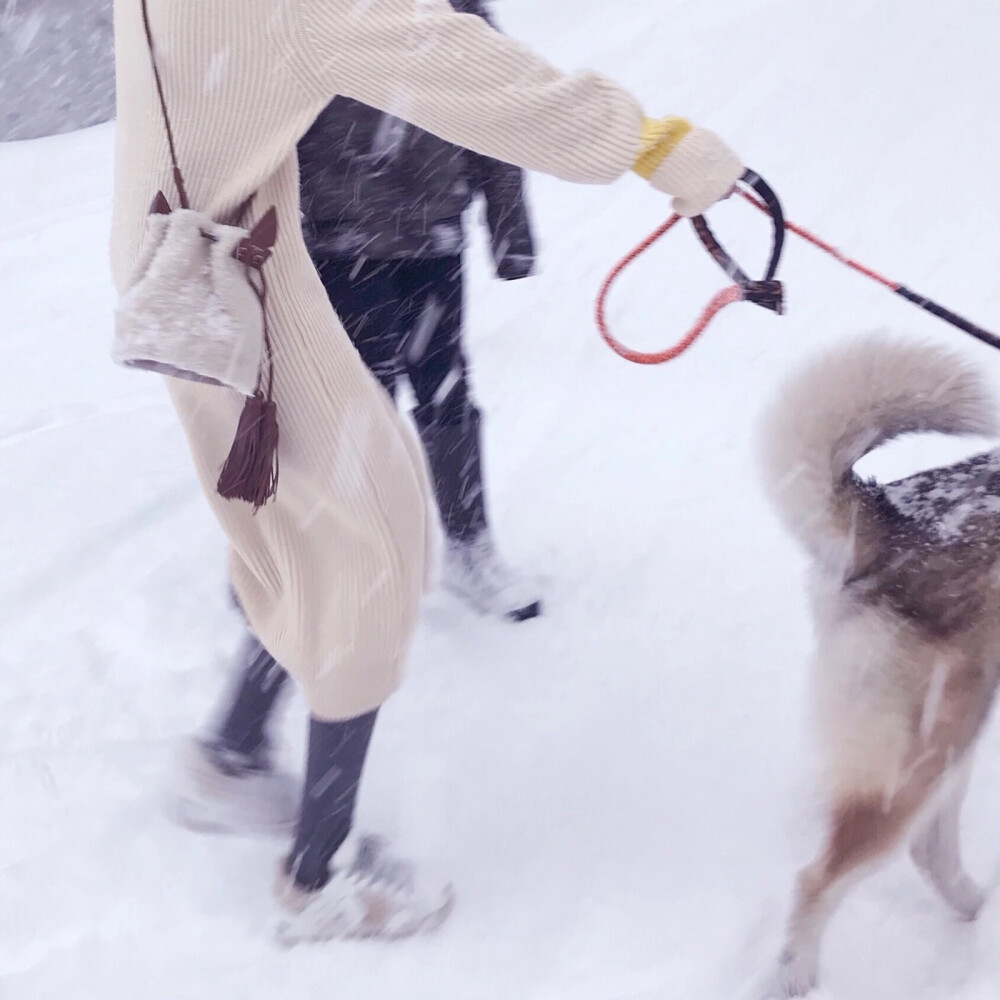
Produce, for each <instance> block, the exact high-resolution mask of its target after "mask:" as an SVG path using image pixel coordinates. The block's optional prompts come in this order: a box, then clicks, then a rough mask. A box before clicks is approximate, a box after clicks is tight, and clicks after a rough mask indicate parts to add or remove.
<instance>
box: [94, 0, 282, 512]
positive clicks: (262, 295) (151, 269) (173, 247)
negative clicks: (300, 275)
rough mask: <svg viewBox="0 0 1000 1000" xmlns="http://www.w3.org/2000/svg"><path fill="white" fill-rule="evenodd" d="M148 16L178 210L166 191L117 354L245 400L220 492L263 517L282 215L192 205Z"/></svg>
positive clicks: (126, 301) (271, 447) (153, 219)
mask: <svg viewBox="0 0 1000 1000" xmlns="http://www.w3.org/2000/svg"><path fill="white" fill-rule="evenodd" d="M142 17H143V24H144V27H145V30H146V41H147V43H148V45H149V55H150V60H151V62H152V66H153V76H154V79H155V81H156V92H157V96H158V98H159V103H160V111H161V113H162V116H163V124H164V128H165V130H166V133H167V143H168V145H169V147H170V159H171V163H172V165H173V176H174V184H175V185H176V187H177V196H178V198H179V201H180V207H179V208H176V209H172V208H171V207H170V203H169V201H168V200H167V198H166V196H165V195H164V194H163V192H162V191H159V192H157V194H156V197H155V198H154V200H153V204H152V206H151V207H150V214H149V218H148V221H147V223H146V227H147V231H146V238H145V241H144V247H143V252H142V254H141V256H140V259H139V261H138V264H137V266H136V270H135V273H134V275H133V276H132V279H131V283H130V285H129V287H128V288H127V289H126V291H125V292H124V293H123V294H122V296H121V297H120V299H119V301H118V305H117V308H116V310H115V337H114V345H113V347H112V357H113V358H114V360H115V361H117V362H118V363H119V364H121V365H125V366H126V367H129V368H144V369H146V370H149V371H155V372H160V373H161V374H166V375H171V376H173V377H175V378H182V379H188V380H191V381H196V382H206V383H209V384H211V385H220V386H229V387H230V388H233V389H236V390H238V391H239V392H242V393H243V394H244V395H245V396H246V397H247V399H246V403H245V404H244V407H243V412H242V414H241V415H240V419H239V424H238V426H237V430H236V439H235V440H234V442H233V446H232V449H231V450H230V453H229V456H228V458H227V459H226V461H225V463H224V465H223V467H222V471H221V474H220V476H219V482H218V487H217V488H218V492H219V494H220V495H221V496H223V497H226V498H227V499H234V500H245V501H247V502H248V503H250V504H252V505H253V508H254V511H256V510H258V509H259V508H260V507H261V506H263V505H264V504H265V503H266V502H267V501H268V500H269V499H271V498H272V497H273V496H274V494H275V490H276V488H277V480H278V457H277V447H278V423H277V408H276V406H275V404H274V400H273V399H272V396H271V389H272V381H273V377H274V365H273V359H272V356H271V344H270V338H269V336H268V327H267V283H266V279H265V276H264V270H263V267H264V264H265V263H266V262H267V259H268V258H269V257H270V255H271V251H272V249H273V247H274V243H275V241H276V239H277V236H278V216H277V212H276V210H275V208H274V207H273V206H272V207H271V208H269V209H268V210H267V211H266V212H265V213H264V215H263V216H262V217H261V219H260V221H258V222H257V224H256V225H255V226H254V227H253V229H251V230H249V231H248V230H246V229H244V228H242V226H241V225H240V223H241V222H242V220H243V217H244V216H245V215H246V214H247V212H248V211H249V208H250V205H251V203H252V201H253V195H251V196H250V198H248V199H247V201H245V202H244V203H243V205H242V206H240V208H239V210H238V211H237V218H236V224H235V225H226V224H223V223H219V222H216V221H214V220H213V219H211V218H209V216H207V215H206V214H205V213H203V212H198V211H196V210H194V209H192V208H191V205H190V202H189V200H188V195H187V190H186V188H185V185H184V178H183V175H182V174H181V169H180V166H179V164H178V159H177V150H176V146H175V143H174V133H173V129H172V128H171V125H170V116H169V114H168V112H167V105H166V100H165V98H164V95H163V84H162V82H161V79H160V72H159V67H158V66H157V62H156V53H155V51H154V47H153V35H152V30H151V28H150V24H149V13H148V10H147V5H146V0H142Z"/></svg>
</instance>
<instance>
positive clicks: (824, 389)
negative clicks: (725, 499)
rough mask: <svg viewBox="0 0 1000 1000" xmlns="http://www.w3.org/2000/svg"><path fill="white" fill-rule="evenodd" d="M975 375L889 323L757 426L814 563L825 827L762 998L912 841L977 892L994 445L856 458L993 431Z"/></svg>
mask: <svg viewBox="0 0 1000 1000" xmlns="http://www.w3.org/2000/svg"><path fill="white" fill-rule="evenodd" d="M997 430H998V414H997V409H996V405H995V403H994V400H993V397H992V394H991V392H990V389H989V386H988V384H987V382H986V379H985V378H984V377H983V376H982V375H981V374H980V373H979V372H977V371H976V370H975V369H974V368H972V367H970V366H969V365H968V363H967V362H965V361H964V360H963V359H962V358H960V357H959V356H957V355H955V354H952V353H950V352H948V351H946V350H942V349H940V348H938V347H934V346H928V345H921V344H916V345H915V344H913V343H912V342H905V341H901V340H897V339H893V338H891V337H889V336H887V335H885V334H873V335H868V336H865V337H862V338H860V339H858V340H857V341H856V342H853V343H850V344H848V345H847V346H846V347H841V348H840V349H838V350H835V351H834V352H832V353H831V354H830V355H829V356H827V357H823V358H821V359H819V360H818V361H817V362H816V363H814V364H813V365H811V366H810V367H809V368H807V369H806V370H805V371H803V372H801V373H800V374H798V375H797V376H795V377H793V379H792V380H791V381H790V382H789V383H788V384H787V385H786V386H785V388H784V389H783V391H781V393H780V394H779V397H778V399H777V401H776V403H775V404H774V406H773V407H772V408H771V410H770V411H769V412H768V413H767V414H766V415H765V418H764V420H763V424H762V428H761V443H762V453H763V460H762V465H763V473H764V481H765V488H766V491H767V493H768V494H769V496H770V499H771V500H772V501H773V503H774V505H775V507H776V508H777V511H778V513H779V516H780V518H781V519H782V521H783V522H784V524H785V526H786V527H787V528H788V529H789V530H790V532H791V533H792V534H793V535H794V536H795V537H796V538H797V539H798V541H799V542H800V543H801V544H802V545H803V546H804V547H805V549H806V550H807V552H808V553H809V555H810V556H811V559H812V573H811V575H812V586H811V596H812V605H813V613H814V623H815V633H816V653H815V674H814V697H815V717H816V725H817V729H818V742H819V750H820V759H821V761H822V769H823V791H824V795H825V799H826V808H827V814H828V822H829V830H828V834H827V838H826V843H825V846H824V848H823V850H822V852H821V854H820V855H819V856H818V858H817V859H816V860H815V861H814V862H813V863H812V864H810V865H809V866H807V867H806V868H805V869H803V870H802V872H801V873H800V875H799V878H798V883H797V889H796V894H795V900H794V905H793V909H792V914H791V917H790V920H789V926H788V934H787V941H786V944H785V948H784V950H783V952H782V954H781V957H780V959H779V961H778V969H777V972H776V974H775V977H774V979H773V980H772V981H771V985H770V987H769V989H768V991H767V993H766V996H767V997H799V996H804V995H805V994H807V993H808V992H809V991H810V990H811V989H812V988H813V987H814V986H815V985H816V982H817V973H818V962H819V951H820V942H821V937H822V934H823V931H824V928H825V926H826V924H827V922H828V921H829V919H830V916H831V914H832V913H833V911H834V909H835V908H836V906H837V905H838V904H839V902H840V901H841V899H842V898H843V896H844V894H845V892H846V890H847V889H848V888H849V887H850V885H851V884H853V883H854V882H856V881H857V880H858V879H859V878H860V877H861V876H862V875H863V874H864V873H865V872H866V871H867V870H870V869H871V867H873V866H874V865H876V864H877V863H878V862H880V861H883V860H884V859H886V858H887V857H888V856H889V855H890V854H891V853H892V852H893V850H894V849H895V848H897V847H898V846H900V845H901V844H903V843H904V842H906V841H907V840H908V841H909V843H910V852H911V856H912V858H913V860H914V862H915V863H916V866H917V868H918V869H919V871H920V872H921V873H922V874H923V876H924V877H925V878H926V880H927V881H928V882H929V883H930V885H931V886H932V887H933V888H934V889H935V890H936V891H937V892H938V893H939V894H940V896H941V897H942V898H943V899H944V901H945V902H946V903H947V904H948V905H949V906H950V907H951V908H952V909H953V910H954V911H955V912H956V913H957V914H958V915H959V917H961V918H962V919H965V920H972V919H974V918H975V917H976V916H977V915H978V913H979V910H980V907H981V906H982V904H983V901H984V894H983V892H982V890H981V889H980V888H979V887H978V886H977V885H976V884H975V883H974V882H973V881H972V879H971V878H970V877H969V876H968V875H967V874H966V872H965V870H964V868H963V866H962V862H961V859H960V854H959V813H960V809H961V805H962V800H963V798H964V795H965V789H966V784H967V779H968V773H969V767H970V763H971V758H972V754H973V749H974V745H975V743H976V740H977V738H978V736H979V734H980V732H981V730H982V728H983V725H984V723H985V721H986V720H987V718H988V715H989V712H990V707H991V703H992V700H993V696H994V692H995V690H996V687H997V682H998V677H1000V449H997V450H995V451H990V452H986V453H984V454H980V455H977V456H976V457H973V458H970V459H968V460H965V461H961V462H958V463H956V464H954V465H949V466H945V467H942V468H936V469H932V470H930V471H927V472H920V473H918V474H916V475H913V476H910V477H908V478H906V479H902V480H899V481H898V482H892V483H888V484H881V483H878V482H876V481H874V480H868V481H866V480H863V479H862V478H861V477H860V476H859V475H858V474H857V473H856V472H855V471H854V466H855V464H856V463H857V462H858V461H859V460H860V459H861V458H862V457H863V456H865V455H867V454H868V453H869V452H871V451H873V450H874V449H875V448H877V447H878V446H879V445H881V444H883V443H884V442H886V441H889V440H891V439H892V438H895V437H898V436H900V435H903V434H909V433H913V432H921V431H928V432H929V431H936V432H940V433H944V434H949V435H987V436H995V435H996V434H997Z"/></svg>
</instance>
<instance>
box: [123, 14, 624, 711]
mask: <svg viewBox="0 0 1000 1000" xmlns="http://www.w3.org/2000/svg"><path fill="white" fill-rule="evenodd" d="M149 10H150V19H151V22H152V28H153V35H154V41H155V43H156V47H157V56H158V61H159V64H160V71H161V73H162V76H163V83H164V89H165V92H166V98H167V104H168V107H169V110H170V113H171V117H172V120H173V125H174V130H175V133H176V138H177V149H178V156H179V159H180V163H181V167H182V169H183V171H184V176H185V180H186V183H187V187H188V192H189V194H190V197H191V203H192V206H193V207H194V208H198V209H200V210H202V211H204V212H207V213H208V214H209V215H212V216H213V217H216V218H222V217H225V216H227V215H228V214H229V213H231V212H232V211H233V209H234V208H235V207H236V206H238V205H239V204H240V203H241V202H242V201H243V200H244V199H245V198H246V197H247V195H248V194H250V193H251V192H254V191H256V192H258V193H257V197H256V200H255V203H254V208H255V210H256V211H257V212H258V213H259V212H262V211H263V209H264V208H266V207H267V206H269V205H272V204H273V205H276V206H277V209H278V213H279V224H280V230H279V237H278V243H277V246H276V248H275V253H274V256H273V258H272V259H271V260H270V261H269V262H268V264H267V265H266V268H267V276H268V285H269V298H268V307H269V319H270V325H271V329H272V339H273V343H274V350H275V373H274V379H275V381H274V393H275V400H276V402H277V406H278V420H279V425H280V431H281V447H280V452H279V456H280V466H281V475H280V481H279V485H278V495H277V498H276V500H275V501H274V502H273V503H270V504H268V505H267V506H266V507H264V508H263V509H262V510H261V511H260V512H259V513H258V514H257V515H256V516H254V515H253V514H252V512H251V508H250V507H249V506H248V505H247V504H244V503H241V502H228V501H225V500H222V499H221V498H220V497H218V496H217V495H216V493H215V482H216V479H217V477H218V473H219V469H220V467H221V465H222V462H223V460H224V458H225V456H226V454H227V452H228V449H229V445H230V444H231V442H232V439H233V433H234V430H235V427H236V421H237V418H238V415H239V412H240V408H241V404H242V399H241V398H237V395H236V394H235V393H233V392H231V391H229V390H225V389H219V388H215V387H211V386H205V385H199V384H196V383H189V382H180V381H177V380H168V381H169V387H170V393H171V397H172V399H173V402H174V404H175V406H176V408H177V411H178V413H179V415H180V419H181V421H182V423H183V426H184V430H185V433H186V435H187V437H188V441H189V443H190V446H191V451H192V453H193V455H194V460H195V463H196V466H197V469H198V474H199V476H200V478H201V480H202V483H203V487H204V490H205V494H206V496H207V498H208V500H209V503H210V504H211V505H212V508H213V510H214V512H215V514H216V516H217V517H218V518H219V521H220V522H221V523H222V526H223V528H224V529H225V531H226V534H227V535H228V537H229V540H230V542H231V543H232V578H233V583H234V585H235V587H236V590H237V592H238V594H239V596H240V599H241V601H242V603H243V606H244V608H245V609H246V612H247V615H248V616H249V619H250V622H251V625H252V627H253V629H254V631H255V632H256V633H257V635H258V636H259V637H260V639H261V641H262V642H263V643H264V645H265V646H266V647H267V648H268V649H269V650H270V652H271V653H272V654H273V655H274V656H275V657H277V659H278V660H279V661H280V662H281V663H282V664H283V665H284V666H285V667H286V668H287V669H288V670H289V671H290V672H291V673H292V674H293V676H295V677H296V678H297V679H298V680H299V681H300V682H301V683H302V684H303V686H304V688H305V692H306V696H307V699H308V702H309V706H310V709H311V710H312V711H313V712H314V713H315V714H317V715H319V716H320V717H323V718H343V717H346V716H350V715H357V714H359V713H362V712H365V711H368V710H369V709H372V708H374V707H375V706H377V705H379V704H381V703H382V702H383V701H384V700H385V699H386V698H387V697H388V695H389V694H390V693H391V692H392V691H393V690H394V689H395V687H396V686H397V685H398V683H399V679H400V673H401V667H402V663H403V660H404V658H405V654H406V651H407V648H408V645H409V642H410V638H411V635H412V632H413V629H414V626H415V623H416V618H417V609H418V604H419V601H420V596H421V593H422V590H423V586H424V581H425V575H426V571H427V551H428V528H427V525H428V517H427V511H428V509H429V506H428V505H429V499H428V496H429V494H428V487H427V479H426V473H425V469H424V464H423V459H422V457H421V454H420V450H419V446H418V445H417V444H416V442H415V439H414V438H413V436H412V435H411V434H410V433H409V431H408V430H407V428H406V426H405V425H404V423H403V422H402V421H401V419H400V418H399V416H398V415H397V412H396V410H395V407H394V406H393V405H392V403H391V401H390V400H389V398H388V396H387V395H386V394H385V393H384V392H383V391H382V389H381V388H380V387H379V386H378V384H377V383H376V382H375V380H374V379H373V378H372V377H371V376H370V375H369V374H368V372H367V370H366V369H365V367H364V365H363V363H362V362H361V360H360V358H359V357H358V355H357V353H356V352H355V350H354V348H353V346H352V345H351V343H350V341H349V339H348V338H347V335H346V334H345V333H344V331H343V328H342V327H341V325H340V323H339V322H338V321H337V318H336V316H335V315H334V313H333V311H332V309H331V307H330V304H329V302H328V300H327V298H326V295H325V293H324V291H323V287H322V285H321V284H320V281H319V279H318V277H317V275H316V273H315V270H314V269H313V266H312V264H311V262H310V260H309V257H308V255H307V253H306V250H305V247H304V244H303V242H302V238H301V235H300V228H299V204H298V171H297V164H296V159H295V146H296V143H297V141H298V139H299V138H300V137H301V136H302V135H303V133H304V132H305V131H306V129H307V128H308V127H309V125H310V124H311V123H312V121H313V119H314V118H315V117H316V115H317V114H318V113H319V111H320V110H321V109H322V108H323V107H324V106H325V105H326V104H327V103H328V102H329V101H330V100H331V99H332V98H333V96H334V95H336V94H343V95H346V96H349V97H354V98H356V99H358V100H361V101H364V102H365V103H367V104H371V105H373V106H375V107H377V108H380V109H382V110H385V111H390V112H392V113H393V114H396V115H398V116H399V117H402V118H404V119H407V120H409V121H411V122H413V123H414V124H415V125H418V126H420V127H421V128H424V129H427V130H429V131H431V132H434V133H437V134H438V135H440V136H442V137H443V138H445V139H448V140H451V141H452V142H454V143H457V144H459V145H462V146H466V147H469V148H471V149H474V150H477V151H479V152H481V153H485V154H488V155H490V156H494V157H496V158H498V159H503V160H507V161H510V162H512V163H515V164H519V165H521V166H524V167H528V168H531V169H534V170H540V171H544V172H547V173H550V174H555V175H556V176H558V177H563V178H566V179H567V180H574V181H581V182H591V183H601V182H608V181H611V180H613V179H614V178H616V177H618V176H619V175H621V174H622V173H624V172H625V171H626V170H628V169H629V167H630V166H631V165H632V163H633V161H634V159H635V157H636V154H637V152H638V147H639V134H640V125H641V118H642V116H641V112H640V109H639V107H638V105H637V104H636V102H635V101H634V100H633V99H632V98H631V97H630V96H629V95H628V94H627V93H625V92H624V91H622V90H621V89H619V88H618V87H617V86H615V85H614V84H613V83H611V82H610V81H608V80H606V79H604V78H602V77H600V76H597V75H594V74H590V73H582V74H576V75H569V76H568V75H565V74H563V73H560V72H559V71H557V70H555V69H553V68H552V67H551V66H550V65H549V64H548V63H546V62H544V61H543V60H541V59H539V58H538V57H536V56H535V55H533V54H532V53H530V52H528V51H527V50H526V49H524V48H523V47H521V46H519V45H518V44H516V43H515V42H513V41H511V40H510V39H508V38H505V37H503V36H502V35H500V34H498V33H496V32H495V31H493V30H492V29H491V28H489V27H488V26H487V25H486V24H485V23H484V22H483V21H482V20H480V19H479V18H477V17H472V16H469V15H463V14H456V13H454V12H453V10H452V9H451V7H450V5H449V4H448V3H447V0H149ZM115 39H116V54H117V93H118V125H117V162H116V185H115V205H114V219H113V225H112V268H113V272H114V277H115V282H116V285H117V286H118V288H119V290H121V289H122V288H123V287H125V286H126V285H127V283H128V279H129V276H130V274H131V271H132V268H133V267H134V266H135V262H136V259H137V256H138V252H139V248H140V244H141V241H142V238H143V233H144V226H145V217H146V213H147V210H148V207H149V205H150V202H151V201H152V199H153V196H154V194H155V193H156V191H157V190H160V189H162V190H163V191H164V192H166V193H167V196H168V198H169V199H170V200H171V202H172V203H173V204H175V205H176V203H177V199H176V192H175V191H174V189H173V186H172V183H171V180H170V168H169V157H168V152H167V143H166V138H165V135H164V131H163V127H162V124H161V119H160V115H159V110H158V106H157V103H156V98H155V90H154V85H153V76H152V72H151V69H150V61H149V54H148V51H147V48H146V39H145V35H144V33H143V29H142V18H141V8H140V2H139V0H115Z"/></svg>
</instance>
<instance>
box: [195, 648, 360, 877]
mask: <svg viewBox="0 0 1000 1000" xmlns="http://www.w3.org/2000/svg"><path fill="white" fill-rule="evenodd" d="M287 680H288V674H287V673H286V672H285V670H284V669H283V668H282V667H281V666H280V665H279V664H278V663H277V661H276V660H275V659H274V657H273V656H271V655H270V653H268V652H267V650H265V649H264V647H263V646H262V645H261V644H260V643H259V642H257V640H256V639H253V638H252V637H250V638H248V641H247V646H246V655H245V659H244V663H243V666H242V669H241V671H240V674H239V676H238V677H237V680H236V685H235V690H234V691H233V693H232V695H231V696H230V700H229V702H228V706H227V710H226V712H225V714H224V716H223V718H222V722H221V724H220V725H219V726H218V728H217V730H216V733H215V735H214V737H213V738H212V739H210V740H209V741H208V745H209V747H210V748H211V750H212V751H214V759H215V761H216V763H217V764H218V766H220V767H222V768H223V769H224V770H227V771H229V772H230V773H233V774H239V773H240V771H241V768H240V767H239V762H240V761H242V762H243V768H242V770H243V771H244V773H245V772H246V771H252V770H256V769H259V768H260V767H261V766H263V761H264V758H265V756H266V749H267V744H268V741H267V725H268V722H269V720H270V719H271V717H272V713H273V711H274V707H275V705H276V703H277V700H278V695H279V694H280V692H281V690H282V688H283V687H284V686H285V683H286V681H287ZM377 714H378V710H377V709H376V710H375V711H373V712H368V713H366V714H365V715H360V716H357V717H355V718H351V719H338V720H336V721H332V722H328V721H324V720H320V719H316V718H310V720H309V747H308V756H307V758H306V775H305V784H304V786H303V789H302V803H301V806H300V808H299V820H298V825H297V827H296V831H295V842H294V844H293V845H292V850H291V852H290V853H289V855H288V859H287V861H286V869H287V871H288V873H289V874H290V875H292V877H293V878H294V879H295V881H296V882H297V883H298V884H299V885H300V886H302V887H303V888H304V889H319V888H321V887H322V886H323V885H325V884H326V882H327V880H328V879H329V877H330V859H331V858H332V857H333V855H334V854H335V853H336V851H337V848H338V847H340V845H341V844H342V843H343V842H344V840H345V839H346V838H347V835H348V833H350V830H351V824H352V822H353V819H354V807H355V804H356V802H357V795H358V785H359V782H360V781H361V771H362V769H363V767H364V763H365V757H366V756H367V753H368V744H369V741H370V740H371V735H372V728H373V726H374V725H375V717H376V715H377Z"/></svg>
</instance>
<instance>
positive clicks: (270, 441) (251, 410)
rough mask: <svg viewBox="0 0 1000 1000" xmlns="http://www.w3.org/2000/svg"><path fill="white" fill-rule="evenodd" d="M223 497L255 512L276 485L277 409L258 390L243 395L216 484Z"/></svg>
mask: <svg viewBox="0 0 1000 1000" xmlns="http://www.w3.org/2000/svg"><path fill="white" fill-rule="evenodd" d="M216 488H217V490H218V492H219V496H221V497H224V498H225V499H226V500H245V501H246V502H247V503H249V504H252V505H253V509H254V513H257V511H258V510H260V508H261V507H263V506H264V504H266V503H267V501H268V500H270V499H272V498H273V497H274V494H275V492H276V491H277V488H278V408H277V407H276V406H275V405H274V400H272V399H266V398H265V397H264V394H263V393H261V392H259V391H258V392H255V393H254V394H253V395H252V396H247V400H246V403H244V405H243V412H242V413H241V414H240V420H239V424H237V427H236V438H235V440H234V441H233V446H232V448H231V449H230V451H229V456H228V457H227V458H226V461H225V464H224V465H223V466H222V472H221V473H220V474H219V482H218V485H217V487H216Z"/></svg>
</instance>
